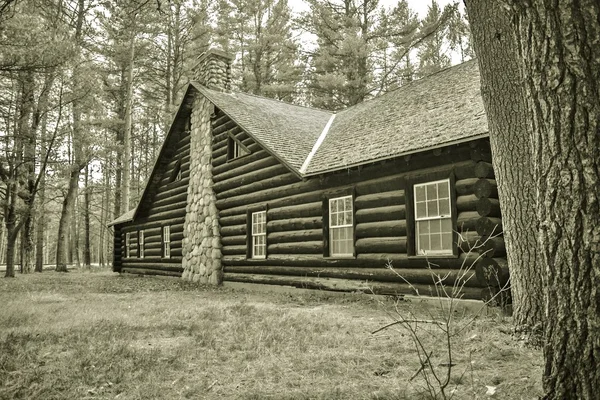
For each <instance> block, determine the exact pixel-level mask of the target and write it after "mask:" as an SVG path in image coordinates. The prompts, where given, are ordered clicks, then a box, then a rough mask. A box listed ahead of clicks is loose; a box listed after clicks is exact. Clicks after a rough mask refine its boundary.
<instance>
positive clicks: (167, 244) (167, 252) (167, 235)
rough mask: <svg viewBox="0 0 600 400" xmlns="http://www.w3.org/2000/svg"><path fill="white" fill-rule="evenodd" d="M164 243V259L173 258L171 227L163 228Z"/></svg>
mask: <svg viewBox="0 0 600 400" xmlns="http://www.w3.org/2000/svg"><path fill="white" fill-rule="evenodd" d="M162 241H163V254H162V255H163V258H171V227H170V226H168V225H167V226H163V229H162Z"/></svg>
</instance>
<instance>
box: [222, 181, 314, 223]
mask: <svg viewBox="0 0 600 400" xmlns="http://www.w3.org/2000/svg"><path fill="white" fill-rule="evenodd" d="M309 182H310V181H309ZM309 182H306V183H307V185H308V186H305V188H304V189H305V190H304V191H303V190H300V189H301V188H300V189H297V188H295V187H294V189H293V191H292V192H287V193H286V191H285V190H284V191H281V192H280V191H279V189H273V190H274V191H277V192H280V197H275V198H273V199H271V200H270V201H269V208H277V207H288V206H296V205H300V204H306V203H312V202H316V201H322V200H323V190H315V189H314V187H311V185H310V184H309ZM291 186H302V185H298V184H292V185H291ZM286 187H288V186H287V185H286ZM294 192H295V193H296V194H293V193H294ZM260 204H261V205H264V202H263V203H260ZM255 205H256V203H253V204H242V205H240V206H236V207H231V208H227V209H220V216H221V219H223V218H228V217H231V216H234V215H242V214H243V215H244V216H245V215H246V212H247V211H248V208H249V207H254V206H255ZM217 206H219V205H218V204H217Z"/></svg>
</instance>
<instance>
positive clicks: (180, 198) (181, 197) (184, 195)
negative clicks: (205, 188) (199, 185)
mask: <svg viewBox="0 0 600 400" xmlns="http://www.w3.org/2000/svg"><path fill="white" fill-rule="evenodd" d="M182 201H187V190H186V191H185V192H182V193H179V194H178V195H176V196H171V197H165V198H163V199H162V200H157V201H153V202H152V205H153V206H154V207H160V206H164V205H165V204H172V203H179V202H182Z"/></svg>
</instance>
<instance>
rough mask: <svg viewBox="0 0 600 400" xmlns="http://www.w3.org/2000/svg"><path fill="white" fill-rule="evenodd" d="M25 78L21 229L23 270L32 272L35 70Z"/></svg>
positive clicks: (23, 76)
mask: <svg viewBox="0 0 600 400" xmlns="http://www.w3.org/2000/svg"><path fill="white" fill-rule="evenodd" d="M22 80H23V98H22V101H23V108H22V113H21V119H20V121H19V125H20V127H19V135H21V139H20V140H22V143H23V166H24V167H25V168H24V169H25V173H26V177H25V185H24V186H25V187H24V188H23V189H25V190H22V191H21V192H22V193H26V196H25V197H23V201H24V203H25V207H26V208H25V210H26V212H25V213H24V215H23V216H22V217H21V218H23V220H24V221H23V227H22V231H21V272H22V273H25V274H27V273H30V272H31V271H32V270H33V257H34V249H35V247H34V243H33V234H34V230H33V229H34V224H33V213H32V209H33V201H34V199H35V193H34V190H35V177H36V175H35V146H36V141H35V128H36V127H35V125H34V124H32V125H29V124H30V119H31V117H32V116H33V111H34V110H33V108H34V91H35V78H34V76H33V71H26V72H24V73H22Z"/></svg>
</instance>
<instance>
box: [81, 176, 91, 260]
mask: <svg viewBox="0 0 600 400" xmlns="http://www.w3.org/2000/svg"><path fill="white" fill-rule="evenodd" d="M84 190H85V192H84V194H83V198H84V200H83V225H84V228H83V229H84V231H85V233H84V235H85V242H84V245H83V265H85V266H86V267H90V266H91V265H92V254H91V250H90V166H89V165H86V166H85V189H84Z"/></svg>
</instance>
